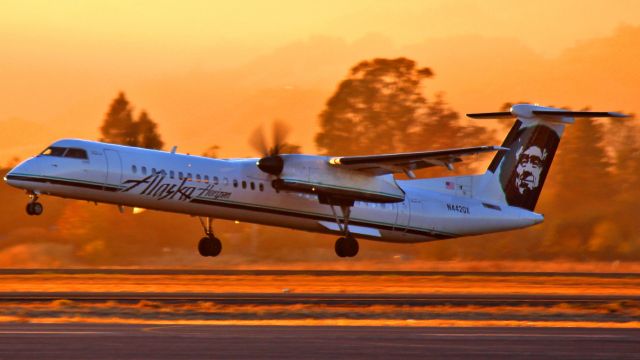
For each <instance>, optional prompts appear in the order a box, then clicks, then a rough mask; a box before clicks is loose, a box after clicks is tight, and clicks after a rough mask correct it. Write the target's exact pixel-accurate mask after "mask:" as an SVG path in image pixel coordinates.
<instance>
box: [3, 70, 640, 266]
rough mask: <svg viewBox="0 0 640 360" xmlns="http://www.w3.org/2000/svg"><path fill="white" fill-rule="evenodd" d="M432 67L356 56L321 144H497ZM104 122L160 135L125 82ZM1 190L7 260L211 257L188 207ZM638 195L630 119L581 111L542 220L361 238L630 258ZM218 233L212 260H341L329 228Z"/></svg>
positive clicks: (437, 256) (417, 253)
mask: <svg viewBox="0 0 640 360" xmlns="http://www.w3.org/2000/svg"><path fill="white" fill-rule="evenodd" d="M433 76H434V72H433V71H432V70H431V69H430V68H427V67H419V66H418V65H417V64H416V63H415V62H414V61H412V60H410V59H406V58H397V59H372V60H368V61H363V62H361V63H359V64H356V65H355V66H354V67H353V68H352V69H351V70H350V71H349V73H348V75H347V76H346V77H345V79H344V80H343V81H341V82H340V84H339V85H338V87H337V89H336V91H335V93H334V94H333V95H332V96H331V97H330V98H329V99H328V101H327V103H326V106H325V108H324V109H323V111H322V112H321V113H320V115H319V121H320V129H319V132H318V134H317V135H316V139H315V140H316V144H317V147H318V149H319V150H320V151H321V152H322V153H324V154H332V155H352V154H373V153H387V152H399V151H416V150H430V149H439V148H451V147H464V146H475V145H496V144H500V142H501V141H502V139H503V138H504V136H505V135H506V132H507V131H508V129H509V128H510V127H511V125H512V123H511V122H508V123H506V122H497V121H496V122H495V123H493V124H491V126H489V127H486V126H484V125H485V124H487V123H486V122H483V123H482V124H479V123H475V122H472V121H468V120H466V119H464V118H463V117H462V116H460V115H459V114H458V113H457V112H456V111H455V110H454V109H452V108H451V107H450V106H449V105H448V104H447V101H446V98H445V95H444V94H443V93H438V92H434V93H432V94H431V95H427V94H428V93H429V92H428V91H426V88H427V87H426V84H427V83H428V80H429V79H430V78H432V77H433ZM507 107H508V106H507ZM597 110H600V109H597ZM604 110H611V109H604ZM621 110H625V109H621ZM101 133H102V138H101V139H102V140H105V141H109V142H114V143H121V144H126V145H134V146H142V147H148V148H162V146H163V142H162V139H161V137H160V134H159V132H158V129H157V125H156V123H155V122H154V121H152V120H151V119H150V117H149V115H148V114H147V113H146V112H144V111H142V112H140V113H139V114H138V116H135V115H134V111H133V106H132V105H131V104H130V102H129V100H128V99H127V98H126V96H125V95H124V93H120V94H118V96H117V97H116V98H115V99H114V100H113V102H112V103H111V104H110V106H109V108H108V111H107V113H106V114H105V117H104V121H103V125H102V127H101ZM217 150H218V148H217V147H215V146H213V147H212V148H211V149H209V150H208V152H207V154H208V155H212V156H213V155H215V153H216V152H217ZM479 163H480V164H481V163H482V162H479ZM479 163H478V162H476V163H474V162H473V161H470V162H465V163H462V164H459V165H457V166H456V169H455V171H454V172H453V173H452V172H449V171H447V170H446V169H441V168H437V169H427V170H423V171H421V172H420V173H419V174H418V175H419V176H429V177H433V176H448V175H460V174H469V173H474V172H483V171H484V168H482V167H478V164H479ZM0 192H1V193H2V194H1V195H2V199H3V201H4V204H5V205H4V207H3V210H4V213H5V214H4V216H3V217H2V218H0V238H1V239H2V242H1V243H0V264H7V261H9V263H10V264H14V263H15V265H16V266H20V264H24V262H25V261H26V260H24V259H30V258H39V259H49V260H47V261H51V262H52V263H51V264H50V265H52V266H56V265H66V266H68V265H75V264H82V265H87V264H88V265H166V264H170V265H176V264H178V265H179V264H184V265H189V266H191V265H194V264H197V263H202V264H208V263H210V262H211V259H208V258H200V257H199V256H198V255H197V252H196V248H195V244H196V242H197V239H198V238H199V237H200V236H201V234H200V232H201V229H200V227H199V225H198V223H197V221H196V220H195V219H194V218H190V217H188V216H180V215H176V214H166V213H160V212H152V211H148V212H145V213H142V214H139V215H133V214H131V213H126V214H118V212H117V210H115V208H114V207H112V206H107V205H101V206H94V205H92V204H87V203H85V202H79V201H69V200H61V199H57V198H51V197H49V198H47V199H46V202H47V207H46V211H45V214H44V215H43V216H42V217H40V218H32V217H28V218H27V217H25V216H24V215H23V214H22V212H21V211H16V209H21V208H22V207H23V206H24V204H25V202H26V198H25V197H24V194H23V193H21V192H19V191H16V190H15V189H9V188H8V187H7V186H6V185H4V186H3V187H2V188H0ZM639 200H640V133H639V130H638V125H637V124H636V121H634V120H632V119H622V120H621V119H614V120H610V121H608V120H592V119H579V120H577V121H576V123H575V124H574V125H570V126H568V127H567V129H566V132H565V135H564V136H563V138H562V140H561V143H560V147H559V150H558V153H557V155H556V157H555V160H554V163H553V165H552V167H551V170H550V173H549V175H548V178H547V181H546V183H545V188H544V190H543V192H542V196H541V199H540V201H539V203H538V208H537V209H536V211H539V212H541V213H543V214H544V215H545V218H546V220H545V222H544V223H542V224H540V225H537V226H535V227H532V228H529V229H524V230H516V231H511V232H506V233H498V234H491V235H485V236H476V237H469V238H460V239H456V240H450V241H440V242H433V243H427V244H420V245H401V244H384V243H376V242H370V241H367V242H365V243H363V245H362V247H363V249H362V250H363V252H362V255H363V256H366V258H367V259H368V260H370V259H390V258H392V257H398V256H399V257H400V258H402V259H415V260H455V259H463V260H485V259H492V260H501V259H504V260H543V259H567V260H578V261H593V260H598V261H616V260H620V261H637V260H638V259H640V225H638V219H637V218H638V215H637V210H636V206H637V203H638V201H639ZM25 218H26V220H25ZM36 220H37V221H36ZM15 224H21V225H20V227H15ZM216 232H217V233H218V234H219V236H220V237H221V238H222V239H223V242H224V252H223V256H221V257H220V258H217V259H216V260H215V261H216V264H218V265H225V264H243V263H246V262H248V261H249V262H254V261H258V260H259V261H269V260H272V261H276V262H278V263H280V262H286V261H293V262H302V261H307V260H316V261H340V260H336V258H335V255H334V254H333V250H332V246H333V241H334V240H335V239H334V237H333V236H324V235H318V234H311V233H305V232H297V231H291V230H286V229H277V228H270V227H262V226H257V225H250V224H233V223H231V222H216ZM292 244H295V245H292ZM292 250H293V251H292ZM20 254H22V255H20ZM21 256H23V257H21ZM11 261H13V263H11ZM56 261H57V262H56ZM41 262H45V263H46V261H45V260H41ZM41 265H42V264H41ZM45 265H46V264H45Z"/></svg>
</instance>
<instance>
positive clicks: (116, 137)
mask: <svg viewBox="0 0 640 360" xmlns="http://www.w3.org/2000/svg"><path fill="white" fill-rule="evenodd" d="M132 112H133V110H132V108H131V105H130V104H129V100H127V98H126V96H125V95H124V93H123V92H120V93H119V94H118V96H117V97H116V98H115V99H113V101H112V102H111V106H110V107H109V111H107V114H106V115H105V119H104V122H103V123H102V127H101V128H100V132H101V133H102V138H101V139H100V141H104V142H110V143H114V144H122V145H131V146H133V145H135V136H134V122H133V115H132Z"/></svg>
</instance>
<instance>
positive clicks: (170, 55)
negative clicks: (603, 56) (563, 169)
mask: <svg viewBox="0 0 640 360" xmlns="http://www.w3.org/2000/svg"><path fill="white" fill-rule="evenodd" d="M639 15H640V2H639V1H635V0H609V1H602V0H595V1H588V0H582V1H580V0H564V1H552V0H540V1H507V0H482V1H475V0H457V1H444V0H430V1H428V0H417V1H414V0H404V1H376V0H364V1H363V0H352V1H343V0H337V1H336V0H325V1H296V0H293V1H291V0H281V1H246V0H244V1H243V0H240V1H224V2H223V1H157V0H156V1H65V0H60V1H29V0H25V1H3V2H2V3H1V4H0V32H1V33H2V34H3V35H2V38H3V42H4V43H5V45H7V44H6V42H9V45H11V46H10V47H9V48H12V49H15V48H18V49H20V48H22V49H23V50H28V49H29V48H32V47H33V46H34V45H37V46H42V47H44V48H49V47H52V48H53V47H58V46H62V47H64V46H77V45H80V44H81V45H82V46H83V47H87V46H88V48H85V52H92V53H93V54H94V55H103V54H105V53H106V52H107V51H111V50H123V51H131V52H137V53H139V52H141V51H142V50H145V51H148V52H150V53H149V54H148V55H147V56H148V57H149V59H150V58H151V57H152V56H157V58H156V59H155V62H158V63H160V64H167V63H172V62H174V61H175V62H182V63H183V64H184V61H185V60H187V61H189V60H200V61H202V60H205V59H203V58H201V57H200V56H204V55H207V56H208V55H210V53H209V50H211V49H212V48H221V49H225V48H227V49H228V51H230V52H231V53H230V54H220V59H206V60H207V63H208V64H211V62H210V60H213V63H216V62H220V63H226V64H229V63H232V62H233V61H234V60H235V57H236V56H239V58H240V59H241V58H242V57H245V58H246V57H249V56H251V55H252V54H251V53H252V52H253V51H256V50H266V49H270V48H273V47H275V46H279V45H282V44H286V43H287V42H290V41H293V40H297V39H302V38H306V37H309V36H311V35H318V34H321V35H333V36H337V37H341V38H345V39H346V40H354V39H357V38H359V37H362V36H363V35H365V34H367V33H372V32H373V33H380V34H383V35H384V36H386V37H389V38H391V39H393V40H395V41H397V42H400V43H411V42H415V41H419V40H422V39H424V38H430V37H449V36H453V35H461V34H476V35H486V36H490V37H496V36H497V37H513V38H517V39H520V40H521V41H523V42H524V43H525V44H527V45H528V46H530V47H532V48H533V49H535V50H536V51H538V52H541V53H544V54H556V53H557V52H558V51H559V50H561V49H562V48H565V47H568V46H572V45H574V44H575V43H576V41H580V40H582V39H588V38H593V37H596V36H603V35H606V34H608V33H610V32H611V31H612V29H614V28H615V27H617V26H618V25H620V24H621V23H626V24H638V23H640V16H639ZM99 49H104V51H100V50H99Z"/></svg>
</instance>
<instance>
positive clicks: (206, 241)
mask: <svg viewBox="0 0 640 360" xmlns="http://www.w3.org/2000/svg"><path fill="white" fill-rule="evenodd" d="M198 219H199V220H200V224H201V225H202V229H203V230H204V233H205V235H206V236H205V237H203V238H202V239H200V242H198V251H199V252H200V255H202V256H212V257H213V256H218V255H219V254H220V252H221V251H222V243H221V242H220V239H218V238H217V237H215V235H213V229H212V226H211V223H212V222H213V219H211V218H210V217H208V218H207V222H206V223H205V221H204V220H202V218H201V217H199V218H198Z"/></svg>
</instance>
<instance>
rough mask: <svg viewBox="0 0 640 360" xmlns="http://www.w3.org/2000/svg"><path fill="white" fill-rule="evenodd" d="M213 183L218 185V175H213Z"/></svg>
mask: <svg viewBox="0 0 640 360" xmlns="http://www.w3.org/2000/svg"><path fill="white" fill-rule="evenodd" d="M213 185H218V177H217V176H214V177H213Z"/></svg>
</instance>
